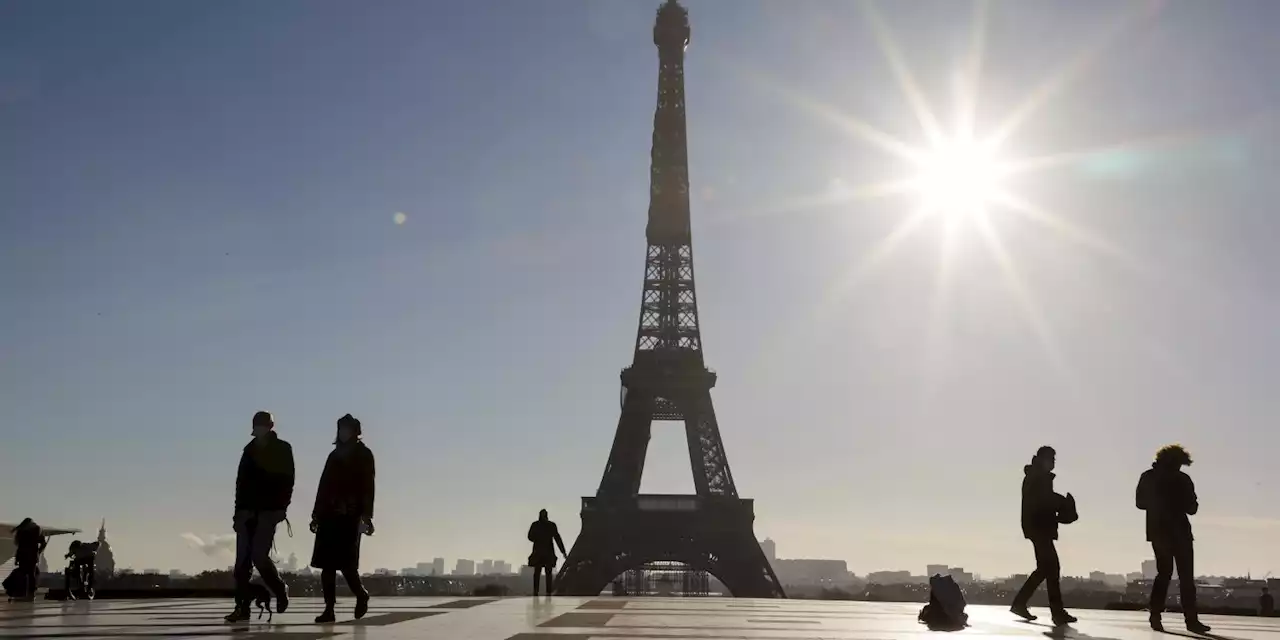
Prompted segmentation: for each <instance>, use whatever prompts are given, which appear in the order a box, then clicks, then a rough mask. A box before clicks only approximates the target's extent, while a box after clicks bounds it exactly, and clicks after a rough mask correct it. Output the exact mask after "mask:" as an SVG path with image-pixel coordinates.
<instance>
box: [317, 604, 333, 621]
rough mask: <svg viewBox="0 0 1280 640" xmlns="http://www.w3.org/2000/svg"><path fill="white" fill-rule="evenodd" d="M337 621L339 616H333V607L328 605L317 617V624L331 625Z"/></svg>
mask: <svg viewBox="0 0 1280 640" xmlns="http://www.w3.org/2000/svg"><path fill="white" fill-rule="evenodd" d="M337 619H338V616H335V615H334V614H333V605H331V604H326V605H325V606H324V612H322V613H321V614H320V615H318V616H316V624H330V623H332V622H334V621H336V620H337Z"/></svg>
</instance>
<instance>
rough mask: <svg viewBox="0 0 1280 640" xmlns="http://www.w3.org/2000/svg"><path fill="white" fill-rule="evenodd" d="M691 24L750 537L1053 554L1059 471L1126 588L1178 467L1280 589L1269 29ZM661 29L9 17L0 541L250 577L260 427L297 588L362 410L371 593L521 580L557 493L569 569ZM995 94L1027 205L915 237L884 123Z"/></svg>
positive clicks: (707, 13)
mask: <svg viewBox="0 0 1280 640" xmlns="http://www.w3.org/2000/svg"><path fill="white" fill-rule="evenodd" d="M684 4H685V6H687V7H688V8H689V11H690V19H691V22H692V29H693V36H692V42H691V44H690V46H689V50H688V53H687V60H686V81H687V88H686V91H687V97H688V124H689V145H690V148H689V155H690V161H691V168H690V175H691V182H692V194H693V196H694V201H693V227H694V238H695V240H694V246H695V262H696V265H697V274H698V287H699V290H698V293H699V298H700V300H699V310H700V316H701V322H702V331H703V338H704V345H705V352H706V357H707V364H708V365H709V366H710V367H712V368H713V369H715V370H716V371H717V372H718V373H719V383H718V385H717V387H716V389H715V390H714V391H713V396H714V399H715V403H716V412H717V416H718V418H719V422H720V427H721V430H722V433H723V436H724V440H725V445H726V450H727V453H728V457H729V461H730V464H731V466H732V469H733V474H734V478H735V480H736V482H737V486H738V489H739V491H740V493H741V494H742V495H743V497H747V498H753V499H754V500H755V512H756V523H755V531H756V534H757V537H759V538H761V539H763V538H765V537H769V538H772V539H773V540H775V541H776V542H777V544H778V555H779V556H780V557H785V558H795V557H811V558H837V559H845V560H847V561H848V562H849V566H850V569H851V570H853V571H855V572H857V573H859V574H866V573H867V572H869V571H876V570H892V569H910V570H912V571H917V572H923V570H924V566H925V564H927V563H944V564H949V565H953V566H963V567H965V568H966V569H968V570H970V571H973V572H976V573H979V574H982V575H984V576H994V575H1009V574H1014V573H1025V572H1027V571H1029V570H1030V569H1031V568H1032V567H1033V559H1032V554H1031V548H1030V545H1028V544H1026V542H1025V541H1024V540H1022V538H1021V533H1020V531H1019V528H1018V506H1019V504H1018V495H1019V483H1020V482H1021V478H1022V466H1023V465H1024V464H1026V463H1027V462H1028V461H1029V459H1030V457H1031V455H1032V453H1033V452H1034V451H1035V449H1036V448H1037V447H1038V446H1040V445H1042V444H1051V445H1053V446H1054V447H1055V448H1056V449H1057V450H1058V470H1057V471H1058V479H1057V489H1058V491H1060V492H1064V493H1065V492H1067V491H1070V492H1072V493H1073V494H1074V495H1075V496H1076V498H1077V501H1078V504H1079V510H1080V515H1081V518H1080V521H1079V522H1077V523H1075V524H1072V525H1070V526H1068V527H1064V528H1063V530H1062V534H1061V542H1060V544H1059V550H1060V553H1061V555H1062V562H1063V571H1064V573H1065V574H1066V575H1082V574H1087V573H1088V572H1089V571H1091V570H1103V571H1108V572H1124V573H1127V572H1130V571H1136V570H1138V568H1139V566H1140V564H1141V562H1142V560H1144V559H1147V558H1149V557H1150V555H1151V553H1150V548H1149V547H1148V545H1147V543H1146V542H1145V541H1144V539H1143V525H1142V514H1141V512H1139V511H1137V510H1136V509H1135V508H1134V505H1133V490H1134V485H1135V483H1136V481H1137V477H1138V474H1139V473H1141V472H1142V471H1143V470H1144V469H1146V468H1147V467H1148V465H1149V464H1150V461H1151V458H1152V455H1153V454H1154V452H1155V451H1156V449H1157V448H1158V447H1160V446H1161V445H1164V444H1167V443H1170V442H1181V443H1183V444H1184V445H1186V446H1187V447H1188V449H1189V450H1190V451H1191V453H1192V455H1193V457H1194V458H1195V460H1196V462H1195V465H1194V466H1192V467H1191V468H1190V469H1189V472H1190V473H1191V475H1192V477H1193V478H1194V479H1195V481H1196V485H1197V489H1198V492H1199V495H1200V501H1201V505H1202V507H1201V512H1200V515H1198V516H1196V517H1195V518H1194V519H1193V525H1194V526H1195V527H1196V537H1197V549H1196V551H1197V554H1196V555H1197V558H1196V565H1197V573H1201V574H1244V573H1246V572H1250V571H1251V572H1252V573H1253V574H1254V575H1262V574H1265V573H1267V572H1270V571H1276V570H1280V546H1277V545H1276V543H1275V541H1276V539H1277V534H1280V501H1278V500H1277V499H1276V498H1277V490H1276V473H1275V471H1274V468H1275V459H1276V458H1275V455H1276V452H1277V447H1278V446H1280V432H1278V431H1277V430H1276V429H1275V428H1274V422H1275V416H1276V415H1277V414H1278V411H1277V410H1278V409H1280V397H1277V395H1276V394H1275V393H1274V391H1273V390H1272V389H1271V386H1273V383H1274V381H1275V380H1276V379H1277V376H1280V337H1278V336H1277V333H1276V329H1275V327H1277V326H1280V304H1278V303H1277V300H1276V297H1275V295H1274V291H1275V286H1274V285H1267V284H1266V283H1267V282H1269V281H1273V280H1274V277H1275V276H1274V274H1275V273H1277V271H1278V270H1280V252H1276V251H1274V250H1272V249H1273V247H1274V246H1275V239H1276V238H1280V218H1277V217H1276V216H1275V215H1274V214H1273V209H1274V203H1275V202H1277V201H1278V200H1280V181H1277V180H1275V179H1274V176H1276V175H1277V169H1280V155H1278V154H1277V153H1276V149H1277V148H1280V147H1278V146H1277V143H1278V142H1280V129H1278V128H1277V124H1278V121H1277V119H1276V115H1277V113H1276V105H1277V104H1280V84H1277V83H1276V82H1275V81H1274V79H1273V76H1274V70H1273V66H1274V61H1275V60H1277V59H1280V40H1277V39H1276V38H1274V37H1272V34H1271V33H1270V31H1269V27H1270V25H1274V24H1276V23H1277V21H1278V20H1280V5H1277V4H1275V3H1274V2H1268V1H1266V0H1238V1H1237V2H1234V3H1232V4H1231V8H1230V9H1228V8H1226V7H1224V6H1222V5H1215V4H1206V3H1190V2H1181V3H1178V2H1159V1H1150V0H1142V1H1138V2H1127V3H1107V4H1105V5H1104V4H1096V5H1088V6H1084V5H1080V4H1078V3H1072V4H1071V5H1070V6H1067V5H1064V4H1061V3H1048V2H1040V3H1018V2H1012V1H1008V0H1006V1H1003V2H1001V1H996V2H991V3H990V4H989V10H988V11H987V12H986V13H985V14H983V13H982V12H980V11H975V10H974V6H975V5H971V4H970V3H956V2H950V1H944V0H930V1H928V2H925V1H921V2H916V3H910V4H905V3H887V2H884V3H879V4H877V5H874V7H875V10H874V11H870V12H869V11H867V10H865V9H864V8H862V7H861V6H860V5H859V4H858V3H847V2H842V1H838V0H830V1H826V0H821V1H820V0H814V1H812V2H805V3H798V2H797V3H766V2H763V1H754V0H753V1H747V0H685V1H684ZM657 5H658V3H657V2H656V1H655V2H624V1H623V0H555V1H547V2H539V3H512V2H497V1H495V0H474V1H472V2H466V3H454V2H450V3H423V2H414V1H410V0H379V1H378V2H370V3H361V4H359V5H355V4H351V3H343V2H338V1H336V0H314V1H307V2H303V1H302V0H278V1H277V2H272V3H258V2H249V1H247V0H229V1H224V2H218V3H179V4H175V3H171V2H163V1H160V0H133V1H132V2H129V3H110V4H105V3H93V2H87V1H67V2H60V3H47V2H38V1H35V0H9V1H8V2H5V3H3V4H0V299H2V300H4V304H2V305H0V363H2V364H0V407H4V409H5V416H4V417H5V419H4V426H3V427H2V431H0V438H2V440H3V445H0V469H3V470H4V475H3V478H4V481H3V482H2V483H0V518H3V519H5V520H15V521H16V520H20V519H21V518H22V517H25V516H31V517H34V518H35V519H36V520H37V521H39V522H42V523H45V524H49V525H55V526H71V527H79V528H82V529H85V530H86V532H92V531H96V528H97V525H98V522H99V519H100V518H101V517H104V516H105V517H106V518H107V519H108V531H109V536H110V540H111V542H112V545H113V549H114V550H115V558H116V562H117V564H118V566H120V567H132V568H134V569H139V570H140V569H142V568H146V567H157V568H178V569H183V570H187V571H196V570H199V569H203V568H224V567H226V566H227V565H228V564H230V557H229V556H228V557H226V559H225V560H220V559H216V558H211V557H210V556H207V555H205V554H204V553H202V552H201V551H200V550H198V549H197V548H195V546H194V545H193V544H191V543H190V539H189V537H184V534H194V535H195V536H197V537H199V538H200V539H202V540H208V539H210V538H211V536H219V535H226V534H229V533H230V529H231V517H232V497H233V496H232V490H233V484H234V477H235V471H236V462H237V460H238V456H239V453H240V449H241V447H242V446H243V445H244V444H245V443H246V442H247V440H248V437H249V421H250V418H251V416H252V415H253V413H254V412H255V411H258V410H269V411H271V412H273V413H274V414H275V417H276V421H277V425H278V431H279V433H280V435H281V436H282V437H283V438H285V439H286V440H289V441H290V442H291V443H292V444H293V447H294V452H295V456H296V460H297V465H298V474H297V487H296V490H295V494H294V504H293V507H292V508H291V510H290V518H291V521H292V524H293V530H294V537H292V538H289V537H287V536H286V535H285V534H284V532H283V530H282V531H281V533H280V534H279V535H278V536H277V547H278V549H279V553H280V554H281V556H282V557H287V556H288V555H289V554H290V553H297V555H298V557H299V559H300V560H301V561H302V562H305V561H306V560H307V559H308V558H309V557H310V551H311V542H312V536H311V535H310V534H309V533H308V532H307V528H306V524H307V520H308V515H309V513H310V507H311V502H312V500H313V498H314V491H315V486H316V482H317V480H318V477H319V473H320V470H321V468H322V466H323V463H324V456H325V455H327V453H328V451H329V450H330V448H331V443H332V440H333V435H334V423H335V421H336V419H337V418H338V417H339V416H341V415H342V414H344V413H348V412H350V413H352V414H354V415H355V416H357V417H359V418H360V419H361V421H362V422H363V424H364V433H365V440H366V442H367V443H368V444H369V446H370V447H371V448H372V450H373V451H374V453H375V454H376V455H377V460H378V497H377V501H378V502H377V508H376V517H375V523H376V524H377V535H376V536H375V537H373V538H372V539H370V540H369V541H368V542H367V543H366V544H365V546H364V548H363V560H362V568H363V569H365V570H372V569H374V568H378V567H388V568H393V569H398V568H401V567H405V566H411V565H413V564H415V563H417V562H423V561H430V560H431V558H432V557H435V556H443V557H446V558H450V563H449V565H450V568H452V559H455V558H458V557H463V558H473V559H476V560H480V559H484V558H494V559H502V560H506V561H508V562H513V563H519V562H520V561H521V560H522V559H523V558H525V557H526V556H527V555H528V549H527V542H526V541H525V537H524V534H525V531H526V528H527V526H528V523H529V521H531V520H533V519H535V518H536V517H537V512H538V509H540V508H547V509H548V510H549V511H550V513H551V517H552V518H553V519H554V520H556V521H557V522H558V523H559V525H560V529H561V531H562V533H563V534H564V537H565V542H566V543H571V541H572V539H573V538H574V537H575V536H576V534H577V532H578V528H579V520H578V507H579V503H578V500H579V497H580V496H585V495H592V494H594V492H595V490H596V487H597V485H598V483H599V481H600V474H601V472H602V470H603V468H604V464H605V460H606V458H607V456H608V453H609V446H610V443H611V441H612V438H613V434H614V429H615V427H616V424H617V420H618V409H619V407H618V401H619V398H618V393H619V382H618V377H617V376H618V371H619V370H620V369H621V368H622V367H624V366H626V365H627V364H629V362H630V360H631V355H632V352H631V349H632V346H633V343H634V338H635V330H636V320H637V314H638V307H639V298H640V282H641V276H642V271H641V268H642V266H643V258H644V255H643V252H644V225H645V221H646V220H645V211H646V207H647V200H648V171H649V167H648V163H649V146H650V134H651V127H652V117H653V108H654V101H655V85H656V78H657V55H656V52H655V49H654V46H653V43H652V34H651V29H652V26H653V12H654V9H655V8H656V6H657ZM978 6H981V5H978ZM975 15H977V16H983V18H982V19H981V20H978V21H975ZM877 20H880V21H882V22H883V25H884V28H883V29H877V27H876V25H877V24H879V23H878V22H877ZM975 24H980V25H983V28H981V29H976V30H975ZM975 33H977V34H980V35H981V37H977V38H975V36H974V34H975ZM975 42H980V43H981V45H982V46H981V47H978V48H977V50H979V51H980V52H981V60H982V64H981V65H980V68H979V67H977V65H974V64H973V55H972V54H973V52H974V51H975V47H974V43H975ZM886 52H888V53H889V54H890V55H886ZM895 56H897V57H896V58H895ZM895 59H896V60H899V61H900V62H902V63H903V64H904V65H905V66H899V67H895V66H894V65H893V64H892V63H891V60H895ZM904 68H905V69H909V74H910V77H911V79H913V80H914V82H910V81H904V75H903V72H902V70H903V69H904ZM975 68H976V69H977V71H978V72H979V73H976V74H975V73H973V72H974V70H975ZM971 76H972V77H977V78H979V82H977V84H976V85H975V86H976V87H977V91H976V96H977V97H976V99H973V96H971V95H969V94H967V93H965V90H964V87H966V86H968V85H967V84H966V83H967V82H968V80H969V79H971ZM903 87H907V88H908V89H909V90H905V91H904V89H903ZM910 89H914V90H918V92H919V94H920V96H921V101H913V99H912V98H911V96H912V91H911V90H910ZM966 101H968V103H972V104H973V105H975V112H974V118H973V126H972V129H973V131H974V133H975V135H976V136H978V137H980V138H986V137H988V136H992V135H996V134H997V133H1001V132H1007V133H1008V134H1009V135H1008V136H1007V138H1005V139H1004V143H1003V146H1002V149H1001V155H1002V157H1004V158H1006V159H1007V160H1009V161H1011V162H1015V163H1021V164H1020V165H1019V166H1021V167H1022V168H1023V169H1024V170H1023V171H1019V172H1016V173H1014V174H1012V175H1009V176H1007V177H1003V178H1002V179H1001V180H1002V181H1001V188H1002V189H1005V188H1007V191H1008V192H1009V193H1011V194H1016V195H1017V197H1018V198H1019V200H1017V202H1019V203H1022V204H1025V205H1026V206H1025V207H1023V209H1022V210H1021V212H1019V211H1015V210H1013V209H1011V208H1009V207H993V208H992V210H991V212H990V214H989V216H987V217H985V218H982V219H981V220H977V221H975V220H968V219H961V218H955V217H947V216H935V217H928V218H921V219H920V220H919V221H918V222H919V224H918V225H915V226H912V227H911V233H901V234H896V235H895V234H894V231H895V229H902V228H904V227H903V226H902V225H903V224H904V221H908V220H914V218H912V217H911V216H912V215H913V213H912V212H913V211H915V210H916V209H917V203H916V202H915V200H916V198H914V197H913V196H912V195H911V194H893V195H891V196H888V197H874V196H875V195H876V194H875V193H872V192H873V191H875V190H874V189H872V190H870V191H868V190H864V189H863V188H862V187H863V186H864V185H873V184H877V183H882V182H884V181H887V180H888V181H891V180H894V179H895V178H897V177H900V176H901V172H902V171H903V167H902V162H901V161H900V160H898V159H896V158H895V157H894V156H893V154H892V153H887V152H886V148H890V147H893V143H889V142H886V141H885V140H884V138H883V137H877V136H878V134H877V133H876V132H883V133H885V134H887V135H888V136H891V137H893V138H895V139H898V140H901V141H902V142H904V143H905V144H907V145H910V146H912V147H916V148H921V147H928V146H929V145H928V140H927V138H928V132H927V128H928V127H927V126H925V125H924V123H926V122H927V121H928V118H927V117H925V118H922V117H921V110H920V108H919V107H920V104H922V103H923V104H925V105H927V107H928V111H931V112H932V115H934V116H936V118H937V120H938V121H939V122H940V125H941V126H942V127H943V128H946V129H950V128H952V127H956V126H958V125H957V123H956V114H957V104H964V103H966ZM1002 125H1008V126H1007V127H1002ZM1028 159H1031V161H1027V160H1028ZM1024 161H1026V162H1024ZM984 225H985V226H984ZM948 229H950V230H953V231H954V233H952V234H948ZM992 231H994V233H995V234H996V236H995V237H996V238H998V239H996V240H993V236H991V235H989V234H990V233H991V232H992ZM886 237H889V238H892V240H891V241H890V242H887V243H886V242H885V241H884V239H885V238H886ZM947 238H951V240H950V241H949V242H947V241H945V240H946V239H947ZM940 274H941V275H940ZM1268 291H1272V292H1273V293H1271V294H1268V293H1267V292H1268ZM683 438H684V436H683V433H682V427H681V426H679V425H675V424H672V425H665V424H656V425H655V430H654V440H653V442H652V444H651V446H650V452H649V455H648V459H647V465H648V466H647V469H646V474H645V479H644V487H643V490H644V491H645V492H650V493H688V492H691V491H692V481H691V477H690V471H689V464H688V455H687V450H686V449H685V443H684V439H683ZM219 557H220V556H219Z"/></svg>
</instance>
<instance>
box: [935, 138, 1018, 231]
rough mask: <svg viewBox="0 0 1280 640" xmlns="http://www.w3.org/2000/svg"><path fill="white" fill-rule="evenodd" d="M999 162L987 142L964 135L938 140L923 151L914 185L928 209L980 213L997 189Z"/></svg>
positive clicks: (959, 214)
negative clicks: (925, 151)
mask: <svg viewBox="0 0 1280 640" xmlns="http://www.w3.org/2000/svg"><path fill="white" fill-rule="evenodd" d="M1000 173H1001V171H1000V162H999V160H998V159H997V158H996V157H995V153H994V151H993V150H992V149H991V145H989V144H984V143H982V142H979V141H974V140H972V139H969V138H968V137H967V136H966V137H964V138H959V137H958V138H954V139H949V140H942V141H939V142H938V143H936V144H935V145H934V146H933V148H932V149H931V150H930V151H928V152H927V153H926V154H924V158H923V160H922V161H921V162H920V167H919V175H918V180H917V189H918V190H919V193H920V195H921V196H922V198H923V199H924V204H925V206H927V207H928V208H929V209H930V210H931V211H933V212H935V213H939V214H943V215H948V216H951V215H954V216H970V215H974V214H978V213H982V212H983V211H985V210H986V207H987V205H988V204H990V203H991V201H992V200H993V199H995V197H996V195H997V194H998V193H999V192H1000V190H1001V189H1000Z"/></svg>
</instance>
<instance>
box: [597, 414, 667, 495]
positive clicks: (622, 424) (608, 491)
mask: <svg viewBox="0 0 1280 640" xmlns="http://www.w3.org/2000/svg"><path fill="white" fill-rule="evenodd" d="M652 427H653V394H651V393H646V392H643V391H635V392H630V393H628V394H627V397H626V399H625V400H624V401H623V403H622V415H621V416H620V417H619V418H618V431H617V433H615V434H614V436H613V448H612V449H610V450H609V462H608V463H606V464H605V468H604V477H603V478H601V479H600V488H599V490H598V491H597V492H596V495H601V496H603V495H615V496H634V495H636V494H638V493H640V480H641V478H642V477H643V476H644V460H645V457H646V455H647V454H648V452H649V436H650V433H651V429H652Z"/></svg>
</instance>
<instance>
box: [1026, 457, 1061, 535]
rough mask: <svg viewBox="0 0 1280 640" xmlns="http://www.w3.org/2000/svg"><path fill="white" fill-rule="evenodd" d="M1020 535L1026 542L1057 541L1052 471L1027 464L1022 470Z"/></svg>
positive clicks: (1056, 515)
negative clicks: (1038, 540) (1039, 540)
mask: <svg viewBox="0 0 1280 640" xmlns="http://www.w3.org/2000/svg"><path fill="white" fill-rule="evenodd" d="M1022 472H1023V474H1024V476H1023V478H1022V535H1023V536H1024V537H1025V538H1027V539H1028V540H1037V539H1046V538H1047V539H1050V540H1057V539H1058V495H1057V494H1055V493H1054V492H1053V478H1054V474H1053V472H1052V471H1045V470H1044V469H1043V468H1041V467H1040V466H1038V465H1034V464H1029V465H1027V466H1025V467H1023V468H1022Z"/></svg>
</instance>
